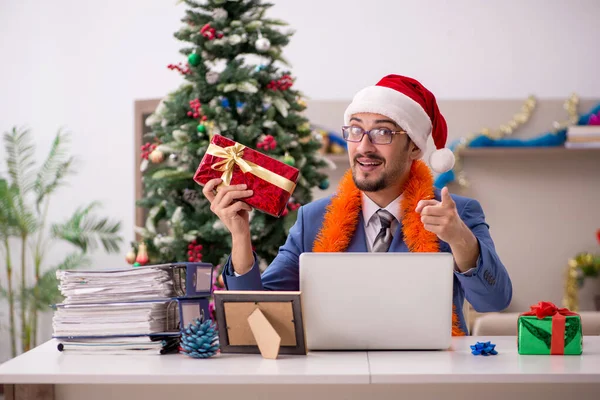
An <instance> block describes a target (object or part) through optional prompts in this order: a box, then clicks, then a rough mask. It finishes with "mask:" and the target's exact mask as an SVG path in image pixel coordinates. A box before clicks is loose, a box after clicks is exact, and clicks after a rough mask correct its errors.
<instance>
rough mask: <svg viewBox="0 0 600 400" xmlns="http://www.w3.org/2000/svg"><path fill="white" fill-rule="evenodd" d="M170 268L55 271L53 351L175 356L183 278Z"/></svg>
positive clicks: (183, 286) (164, 266) (167, 266)
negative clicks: (58, 296) (59, 297)
mask: <svg viewBox="0 0 600 400" xmlns="http://www.w3.org/2000/svg"><path fill="white" fill-rule="evenodd" d="M179 272H180V271H178V270H176V269H175V268H173V267H171V266H169V265H163V266H148V267H139V268H127V269H115V270H73V271H57V273H56V277H57V278H58V281H59V289H60V292H61V293H62V294H63V296H64V301H63V302H62V303H61V304H56V305H55V306H54V308H55V311H54V316H53V319H52V325H53V328H54V334H53V337H54V338H55V339H57V340H59V344H58V346H57V347H58V350H60V351H64V352H67V353H68V352H77V353H95V354H164V353H166V352H172V351H177V346H178V343H179V308H178V304H177V301H176V300H175V297H178V296H181V295H183V294H184V291H183V290H184V288H185V279H184V278H183V276H182V275H181V274H180V273H179Z"/></svg>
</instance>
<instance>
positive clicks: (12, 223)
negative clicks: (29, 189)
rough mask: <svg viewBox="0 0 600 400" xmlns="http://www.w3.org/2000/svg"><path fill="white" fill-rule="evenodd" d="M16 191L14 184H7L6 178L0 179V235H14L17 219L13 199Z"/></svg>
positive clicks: (4, 236) (3, 236)
mask: <svg viewBox="0 0 600 400" xmlns="http://www.w3.org/2000/svg"><path fill="white" fill-rule="evenodd" d="M17 195H18V193H17V190H16V188H15V187H14V186H9V185H8V182H7V181H6V179H0V237H2V238H6V237H9V236H15V235H16V232H17V228H18V221H17V216H16V209H15V199H16V197H17Z"/></svg>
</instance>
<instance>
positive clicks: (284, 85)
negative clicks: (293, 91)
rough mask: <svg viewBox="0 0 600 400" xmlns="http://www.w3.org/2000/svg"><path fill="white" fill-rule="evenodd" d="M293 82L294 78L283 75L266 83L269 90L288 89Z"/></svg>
mask: <svg viewBox="0 0 600 400" xmlns="http://www.w3.org/2000/svg"><path fill="white" fill-rule="evenodd" d="M293 84H294V80H293V79H292V77H291V76H290V75H283V76H282V77H281V78H279V79H278V80H276V81H275V80H272V81H271V82H269V83H268V84H267V89H269V90H288V89H289V88H291V87H292V85H293Z"/></svg>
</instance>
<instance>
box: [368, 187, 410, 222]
mask: <svg viewBox="0 0 600 400" xmlns="http://www.w3.org/2000/svg"><path fill="white" fill-rule="evenodd" d="M401 200H402V195H400V196H398V197H396V198H395V199H394V200H392V201H391V202H390V204H388V205H387V206H386V207H385V208H384V210H386V211H388V212H389V213H390V214H392V215H393V216H394V218H396V221H398V222H400V201H401ZM380 208H381V207H379V206H378V205H377V204H376V203H375V202H374V201H373V200H371V199H370V198H369V197H368V196H367V195H366V194H365V193H364V192H363V193H362V213H363V219H364V221H365V227H366V226H367V225H369V222H371V218H373V215H375V213H376V212H377V211H378V210H379V209H380Z"/></svg>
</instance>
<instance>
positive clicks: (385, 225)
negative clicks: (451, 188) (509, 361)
mask: <svg viewBox="0 0 600 400" xmlns="http://www.w3.org/2000/svg"><path fill="white" fill-rule="evenodd" d="M344 123H345V125H344V127H343V128H342V133H343V137H344V139H345V140H346V141H347V142H348V156H349V159H350V166H351V170H350V171H348V172H347V173H346V175H345V176H344V177H343V178H342V180H341V182H340V184H339V187H338V190H337V193H336V194H335V195H334V196H332V197H328V198H324V199H320V200H316V201H313V202H312V203H310V204H306V205H304V206H302V207H301V208H300V209H299V210H298V218H297V221H296V223H295V224H294V226H293V227H292V228H291V229H290V233H289V235H288V238H287V241H286V243H285V244H284V245H283V246H282V247H281V248H280V249H279V254H278V255H277V257H276V258H275V259H274V260H273V263H272V264H271V265H270V266H269V267H268V268H267V269H266V271H265V272H264V273H263V274H262V277H261V274H260V271H259V268H258V264H257V259H256V255H255V254H254V253H253V251H252V244H251V240H250V227H249V220H248V212H249V211H251V208H250V206H248V205H247V204H246V203H244V202H242V201H238V200H240V199H243V198H244V197H248V196H251V195H252V191H251V190H248V189H247V188H246V187H245V186H244V185H235V186H228V187H225V188H223V189H221V190H219V192H218V193H216V194H215V193H214V190H215V188H216V187H217V185H219V183H221V180H220V179H215V180H212V181H209V182H208V183H207V184H206V185H205V187H204V190H203V193H204V195H205V196H206V197H207V198H208V200H209V201H210V202H211V210H212V211H213V212H214V213H215V214H216V215H217V216H218V217H219V218H220V219H221V221H222V222H223V223H224V224H225V226H226V227H227V228H228V229H229V231H230V232H231V235H232V243H233V247H232V254H231V257H230V258H229V260H228V261H227V264H226V265H225V268H224V273H223V279H224V281H225V285H226V286H227V288H228V289H230V290H262V289H266V290H299V273H298V258H299V255H300V254H301V253H302V252H307V251H308V252H310V251H315V252H319V251H322V252H343V251H348V252H365V251H377V252H380V251H384V252H385V251H393V252H408V251H412V252H451V253H452V254H453V257H454V261H455V271H454V291H453V304H454V312H453V334H454V335H463V334H467V333H468V331H467V327H466V323H465V318H464V316H463V313H462V308H463V303H464V299H465V298H466V299H467V300H468V301H469V302H470V303H471V305H472V306H473V307H474V309H475V310H477V311H479V312H491V311H501V310H503V309H505V308H506V307H507V306H508V305H509V303H510V301H511V298H512V284H511V281H510V278H509V276H508V273H507V271H506V269H505V267H504V265H503V264H502V262H501V261H500V258H499V257H498V254H497V253H496V250H495V247H494V243H493V241H492V238H491V237H490V234H489V230H488V225H487V223H486V222H485V217H484V214H483V210H482V208H481V206H480V205H479V203H478V202H477V201H476V200H473V199H468V198H465V197H461V196H456V195H450V194H449V193H448V189H447V188H443V189H442V190H441V191H440V190H437V189H435V188H434V187H433V177H432V175H431V172H430V171H429V168H428V167H427V166H426V165H425V164H424V163H423V161H421V160H420V158H421V157H422V155H423V153H424V151H425V149H426V146H427V139H428V137H429V135H432V136H433V141H434V143H435V145H436V148H437V150H435V151H434V152H433V153H432V156H431V158H430V164H431V167H432V169H433V170H435V171H436V172H444V171H448V170H450V169H451V168H452V167H453V165H454V156H453V154H452V152H451V151H450V150H449V149H446V148H444V146H445V142H446V136H447V127H446V122H445V120H444V117H443V116H442V115H441V113H440V112H439V109H438V106H437V103H436V100H435V97H434V96H433V94H432V93H431V92H429V91H428V90H427V89H426V88H425V87H423V86H422V85H421V84H420V83H419V82H418V81H416V80H414V79H411V78H407V77H403V76H399V75H388V76H386V77H384V78H383V79H381V81H379V82H378V83H377V84H376V85H375V86H370V87H367V88H365V89H363V90H361V91H360V92H358V93H357V94H356V96H355V97H354V98H353V100H352V103H351V104H350V105H349V106H348V108H347V109H346V111H345V114H344ZM407 273H419V272H418V271H407ZM331 279H336V277H334V276H332V277H331ZM382 279H385V277H382Z"/></svg>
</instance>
